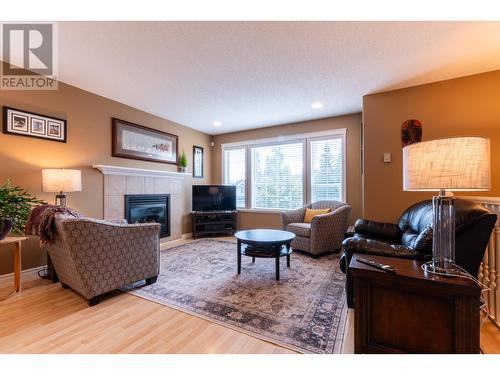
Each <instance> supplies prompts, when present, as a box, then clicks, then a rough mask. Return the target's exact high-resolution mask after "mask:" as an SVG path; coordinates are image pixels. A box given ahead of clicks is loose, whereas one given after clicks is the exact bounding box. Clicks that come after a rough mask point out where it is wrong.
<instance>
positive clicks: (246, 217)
mask: <svg viewBox="0 0 500 375" xmlns="http://www.w3.org/2000/svg"><path fill="white" fill-rule="evenodd" d="M340 128H346V129H347V134H346V152H347V160H346V162H347V194H346V195H347V203H349V204H350V205H351V206H352V213H351V217H350V221H351V222H352V221H353V220H354V219H355V218H358V217H361V216H362V204H361V114H360V113H355V114H352V115H346V116H338V117H330V118H325V119H321V120H314V121H304V122H298V123H294V124H286V125H279V126H272V127H268V128H260V129H254V130H248V131H242V132H236V133H227V134H221V135H217V136H214V137H213V141H214V147H212V150H213V151H212V183H214V184H220V183H222V161H221V156H222V153H221V145H222V144H224V143H232V142H241V141H247V140H254V139H262V138H272V137H277V136H285V135H293V134H300V133H307V132H314V131H325V130H330V129H340ZM279 225H280V215H279V214H277V213H258V212H239V213H238V228H239V229H251V228H279Z"/></svg>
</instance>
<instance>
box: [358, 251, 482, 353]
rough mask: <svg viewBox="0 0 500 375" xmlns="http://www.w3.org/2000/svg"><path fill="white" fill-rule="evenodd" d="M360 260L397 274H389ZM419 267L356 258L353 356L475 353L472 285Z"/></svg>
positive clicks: (413, 263)
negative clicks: (354, 354) (376, 263)
mask: <svg viewBox="0 0 500 375" xmlns="http://www.w3.org/2000/svg"><path fill="white" fill-rule="evenodd" d="M358 257H363V258H366V259H370V260H373V261H376V262H378V263H383V264H388V265H390V266H392V267H394V268H395V269H396V271H395V272H387V271H382V270H379V269H378V268H374V267H371V266H368V265H366V264H364V263H360V262H358V261H357V258H358ZM421 265H422V262H418V261H414V260H409V259H400V258H392V257H382V256H375V255H367V254H355V255H354V256H353V257H352V259H351V263H350V265H349V268H350V272H351V273H352V275H353V276H354V352H355V353H475V354H478V353H479V320H480V313H479V307H480V300H479V298H480V294H481V289H480V288H479V286H477V285H476V284H475V283H474V282H473V281H471V280H469V279H466V278H460V277H449V276H438V275H433V274H430V273H427V272H425V271H423V270H422V269H421Z"/></svg>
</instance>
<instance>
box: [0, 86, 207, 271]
mask: <svg viewBox="0 0 500 375" xmlns="http://www.w3.org/2000/svg"><path fill="white" fill-rule="evenodd" d="M131 89H133V88H131ZM0 105H1V106H9V107H14V108H17V109H22V110H26V111H30V112H37V113H41V114H45V115H48V116H55V117H60V118H65V119H66V120H67V122H68V142H67V143H58V142H53V141H47V140H42V139H36V138H28V137H19V136H14V135H6V134H0V183H3V182H4V181H5V180H6V179H7V178H10V179H11V180H12V182H13V183H14V184H17V185H21V186H22V187H24V188H26V189H28V191H29V192H31V193H32V194H35V195H36V196H38V197H40V198H42V199H45V200H47V201H52V200H53V194H47V193H41V191H40V190H41V186H40V185H41V169H42V168H49V167H55V168H58V167H65V168H78V169H81V170H82V172H83V175H82V179H83V191H82V192H78V193H70V194H69V195H68V199H69V202H68V205H69V206H71V207H74V208H76V209H77V210H79V211H81V212H82V213H84V214H85V215H87V216H91V217H97V218H102V216H103V176H102V175H101V173H100V172H98V171H97V170H95V169H93V168H91V167H90V166H91V165H94V164H108V165H117V166H128V167H137V168H147V169H159V170H168V171H176V168H177V167H176V166H174V165H168V164H161V163H154V162H147V161H139V160H133V159H123V158H115V157H112V156H111V117H118V118H121V119H124V120H127V121H130V122H134V123H137V124H141V125H144V126H148V127H151V128H155V129H159V130H162V131H166V132H169V133H172V134H176V135H178V136H179V149H180V150H185V152H186V155H187V158H188V167H189V170H190V171H191V170H192V160H191V159H192V149H193V145H197V146H202V147H203V148H204V150H205V171H204V176H205V178H204V179H192V178H191V177H188V178H187V181H185V184H184V185H185V188H186V190H187V191H186V195H185V196H186V202H185V204H184V205H185V207H188V209H190V207H191V203H190V201H189V196H190V189H191V184H192V183H193V182H194V183H208V182H209V180H210V178H211V176H210V165H211V160H210V139H211V137H210V136H209V135H207V134H204V133H201V132H198V131H196V130H193V129H191V128H187V127H185V126H182V125H179V124H176V123H174V122H171V121H168V120H165V119H163V118H160V117H157V116H154V115H151V114H149V113H146V112H143V111H140V110H138V109H135V108H132V107H129V106H126V105H124V104H121V103H118V102H115V101H113V100H110V99H106V98H104V97H102V96H98V95H95V94H92V93H90V92H87V91H83V90H80V89H78V88H75V87H72V86H69V85H66V84H63V83H60V84H59V89H58V90H57V91H0ZM182 221H183V225H182V232H183V233H189V232H191V224H190V216H189V214H188V213H187V212H186V213H185V214H184V215H183V218H182ZM23 257H24V259H23V268H25V269H26V268H32V267H35V266H38V265H41V264H42V262H43V260H44V259H43V255H42V253H41V251H40V250H39V249H38V246H37V241H36V238H33V239H30V241H29V244H28V246H26V249H25V251H24V253H23ZM11 264H12V256H11V251H10V249H8V248H3V247H2V248H0V274H4V273H8V272H12V267H11Z"/></svg>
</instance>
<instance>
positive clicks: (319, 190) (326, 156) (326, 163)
mask: <svg viewBox="0 0 500 375" xmlns="http://www.w3.org/2000/svg"><path fill="white" fill-rule="evenodd" d="M342 143H343V142H342V139H341V138H332V139H321V140H311V141H310V143H309V144H310V153H311V157H310V160H311V201H312V202H315V201H319V200H336V201H342V196H343V192H342V188H343V184H342V182H343V181H342V175H343V165H344V164H343V163H344V162H343V160H342V159H343V154H344V152H343V149H342V148H343V145H342Z"/></svg>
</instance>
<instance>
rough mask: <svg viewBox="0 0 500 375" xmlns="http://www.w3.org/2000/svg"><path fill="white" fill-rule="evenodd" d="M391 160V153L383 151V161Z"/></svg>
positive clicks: (388, 161)
mask: <svg viewBox="0 0 500 375" xmlns="http://www.w3.org/2000/svg"><path fill="white" fill-rule="evenodd" d="M390 162H392V155H391V153H390V152H384V163H390Z"/></svg>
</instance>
